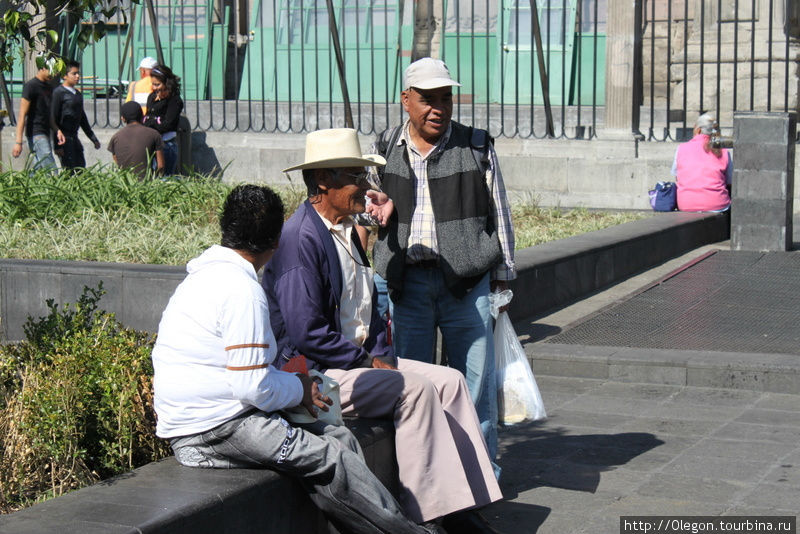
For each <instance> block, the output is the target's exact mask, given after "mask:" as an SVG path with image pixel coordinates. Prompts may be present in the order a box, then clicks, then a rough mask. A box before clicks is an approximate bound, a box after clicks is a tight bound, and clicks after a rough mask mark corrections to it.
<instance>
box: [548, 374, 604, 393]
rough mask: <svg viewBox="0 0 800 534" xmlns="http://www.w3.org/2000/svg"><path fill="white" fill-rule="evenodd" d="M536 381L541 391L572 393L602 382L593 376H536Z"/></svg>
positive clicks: (592, 387) (593, 386) (587, 389)
mask: <svg viewBox="0 0 800 534" xmlns="http://www.w3.org/2000/svg"><path fill="white" fill-rule="evenodd" d="M536 383H537V384H538V385H539V389H540V390H541V391H542V393H543V394H544V393H548V392H554V393H572V394H576V395H580V394H583V393H586V392H588V391H591V390H593V389H595V388H597V387H598V386H600V385H602V384H603V381H602V380H598V379H593V378H573V377H567V376H551V375H542V376H538V375H537V376H536Z"/></svg>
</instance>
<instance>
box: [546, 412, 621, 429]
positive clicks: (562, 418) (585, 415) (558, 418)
mask: <svg viewBox="0 0 800 534" xmlns="http://www.w3.org/2000/svg"><path fill="white" fill-rule="evenodd" d="M628 419H630V417H628V416H625V415H616V414H610V413H590V412H581V411H575V410H571V409H568V408H560V409H558V410H556V411H554V412H553V413H551V414H549V420H550V422H551V423H552V424H555V425H567V426H582V427H588V428H597V429H603V430H608V429H611V428H614V427H616V426H618V425H620V424H622V423H624V422H625V421H627V420H628Z"/></svg>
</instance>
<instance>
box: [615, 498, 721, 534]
mask: <svg viewBox="0 0 800 534" xmlns="http://www.w3.org/2000/svg"><path fill="white" fill-rule="evenodd" d="M724 509H725V506H724V505H721V504H716V503H711V502H703V501H697V500H694V499H692V498H689V497H688V496H685V497H680V496H679V497H674V498H669V497H649V496H643V495H640V494H635V495H629V496H627V497H623V498H622V499H620V500H619V501H617V502H615V503H613V504H612V505H611V506H609V507H608V509H606V510H603V512H604V513H611V514H614V515H616V516H617V517H619V516H625V515H718V514H720V513H721V512H722V511H723V510H724ZM609 532H612V531H609ZM613 532H619V524H618V525H617V530H616V531H613Z"/></svg>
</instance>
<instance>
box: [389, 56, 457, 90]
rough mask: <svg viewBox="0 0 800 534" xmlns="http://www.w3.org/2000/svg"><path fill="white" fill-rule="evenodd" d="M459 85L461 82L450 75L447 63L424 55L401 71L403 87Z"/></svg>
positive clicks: (433, 87)
mask: <svg viewBox="0 0 800 534" xmlns="http://www.w3.org/2000/svg"><path fill="white" fill-rule="evenodd" d="M453 85H455V86H457V87H461V84H460V83H458V82H457V81H455V80H454V79H452V78H451V77H450V71H449V70H448V69H447V65H445V64H444V61H442V60H441V59H434V58H432V57H424V58H422V59H418V60H416V61H415V62H413V63H412V64H411V65H409V66H408V67H406V71H405V72H404V73H403V88H404V89H409V88H410V87H416V88H417V89H438V88H439V87H449V86H453Z"/></svg>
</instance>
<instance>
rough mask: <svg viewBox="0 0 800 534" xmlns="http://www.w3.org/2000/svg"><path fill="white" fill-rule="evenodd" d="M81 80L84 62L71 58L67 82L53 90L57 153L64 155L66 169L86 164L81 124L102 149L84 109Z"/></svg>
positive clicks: (68, 62) (61, 156) (97, 147)
mask: <svg viewBox="0 0 800 534" xmlns="http://www.w3.org/2000/svg"><path fill="white" fill-rule="evenodd" d="M80 79H81V65H80V63H78V62H77V61H67V72H66V74H64V83H63V84H62V85H60V86H59V87H56V89H55V90H54V91H53V101H52V104H51V106H50V123H51V128H52V129H53V131H54V132H55V136H56V154H58V156H59V157H60V158H61V166H62V167H64V168H65V169H75V168H80V167H86V159H85V158H84V157H83V145H82V144H81V142H80V140H78V128H79V127H80V128H81V129H83V133H85V134H86V137H88V138H89V139H90V140H91V141H92V143H94V148H95V149H99V148H100V141H98V140H97V136H95V135H94V132H93V131H92V127H91V126H89V119H87V118H86V112H85V111H84V110H83V95H82V94H81V92H80V91H78V89H77V87H76V86H77V85H78V82H79V81H80Z"/></svg>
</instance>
